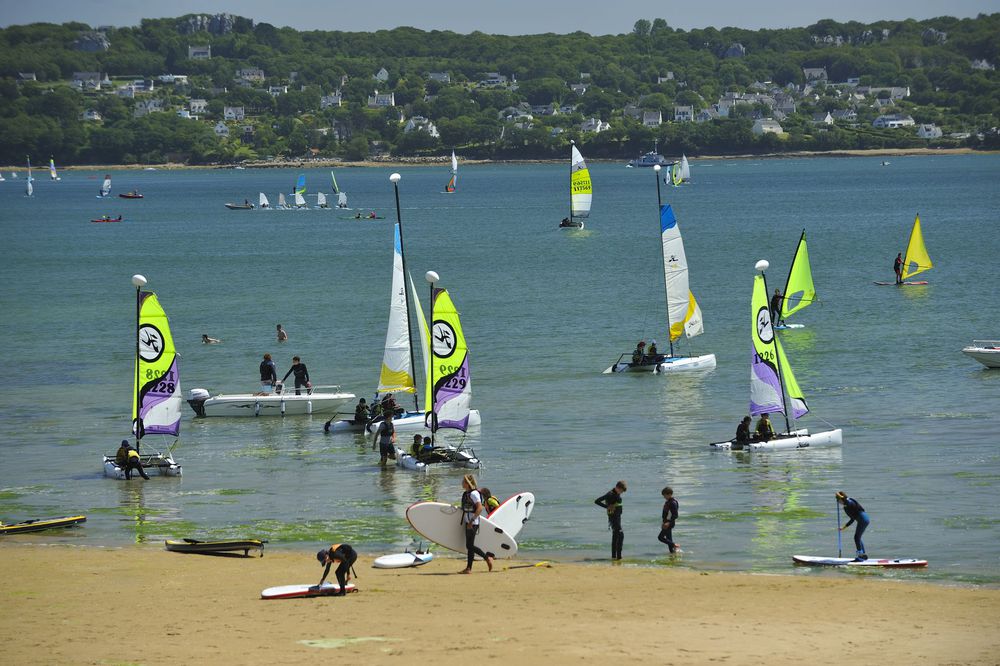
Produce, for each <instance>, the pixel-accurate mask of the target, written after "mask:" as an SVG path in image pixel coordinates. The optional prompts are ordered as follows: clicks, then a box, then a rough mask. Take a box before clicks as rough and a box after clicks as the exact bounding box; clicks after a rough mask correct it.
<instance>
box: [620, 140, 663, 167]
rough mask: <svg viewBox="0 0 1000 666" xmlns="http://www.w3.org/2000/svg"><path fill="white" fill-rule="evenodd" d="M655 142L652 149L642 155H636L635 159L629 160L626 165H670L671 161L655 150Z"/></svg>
mask: <svg viewBox="0 0 1000 666" xmlns="http://www.w3.org/2000/svg"><path fill="white" fill-rule="evenodd" d="M656 148H657V146H656V144H653V149H652V150H651V151H649V152H648V153H646V154H645V155H643V156H642V157H637V158H636V159H634V160H632V161H630V162H629V163H628V165H627V166H629V167H654V166H656V165H657V164H659V165H660V166H661V167H665V166H670V165H671V164H673V162H671V161H669V160H668V159H667V158H666V157H664V156H663V155H661V154H659V153H658V152H656Z"/></svg>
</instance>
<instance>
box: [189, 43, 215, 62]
mask: <svg viewBox="0 0 1000 666" xmlns="http://www.w3.org/2000/svg"><path fill="white" fill-rule="evenodd" d="M211 57H212V45H211V44H208V45H206V46H188V58H190V59H191V60H209V59H211Z"/></svg>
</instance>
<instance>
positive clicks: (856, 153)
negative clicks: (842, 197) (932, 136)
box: [0, 148, 1000, 178]
mask: <svg viewBox="0 0 1000 666" xmlns="http://www.w3.org/2000/svg"><path fill="white" fill-rule="evenodd" d="M998 152H1000V151H988V150H973V149H972V148H873V149H867V150H831V151H795V152H790V153H763V154H759V155H758V154H747V155H690V156H689V159H692V160H759V159H789V158H803V157H910V156H920V155H995V154H997V153H998ZM459 159H461V156H459ZM449 160H450V158H447V157H408V158H402V159H394V160H384V161H383V160H364V161H360V162H345V161H343V160H339V159H327V158H321V159H310V160H268V161H264V160H260V161H253V162H244V163H242V164H241V165H240V166H242V167H244V168H246V169H324V168H345V169H355V168H372V167H376V168H377V167H381V168H386V167H390V168H405V167H419V166H433V165H447V164H448V161H449ZM587 161H588V162H590V163H591V164H621V165H622V166H624V165H625V162H624V161H622V160H608V159H596V158H595V159H591V158H587ZM563 162H564V160H527V159H526V160H462V164H463V165H474V164H562V163H563ZM235 166H236V165H231V164H181V163H176V162H175V163H166V164H112V165H109V164H80V165H72V166H61V167H59V170H60V171H141V170H143V169H147V168H152V169H155V170H157V171H173V170H179V169H234V168H235ZM46 169H47V167H46V166H45V165H43V166H42V167H40V168H37V169H36V171H38V172H39V173H40V174H43V175H44V172H45V171H46ZM0 170H3V171H13V172H24V171H27V169H26V168H25V167H24V166H14V165H8V166H0ZM41 177H42V176H39V178H41Z"/></svg>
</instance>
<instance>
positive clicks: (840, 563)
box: [792, 555, 927, 568]
mask: <svg viewBox="0 0 1000 666" xmlns="http://www.w3.org/2000/svg"><path fill="white" fill-rule="evenodd" d="M792 561H793V562H795V564H802V565H806V566H818V567H845V566H846V567H900V568H906V567H910V568H913V567H926V566H927V560H915V559H912V558H902V557H900V558H895V559H880V560H877V559H868V560H863V561H861V562H855V561H854V559H853V558H850V557H814V556H812V555H793V556H792Z"/></svg>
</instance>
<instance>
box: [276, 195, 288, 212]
mask: <svg viewBox="0 0 1000 666" xmlns="http://www.w3.org/2000/svg"><path fill="white" fill-rule="evenodd" d="M288 208H289V206H288V203H287V202H286V201H285V193H284V192H278V205H277V206H275V210H288Z"/></svg>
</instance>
